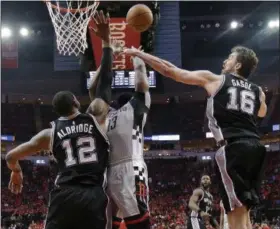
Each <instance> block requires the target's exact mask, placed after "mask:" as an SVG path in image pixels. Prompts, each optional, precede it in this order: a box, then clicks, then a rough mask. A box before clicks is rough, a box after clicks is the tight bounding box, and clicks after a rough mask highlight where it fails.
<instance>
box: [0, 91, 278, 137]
mask: <svg viewBox="0 0 280 229" xmlns="http://www.w3.org/2000/svg"><path fill="white" fill-rule="evenodd" d="M272 98H275V99H272ZM270 101H274V102H275V104H274V106H273V107H274V108H273V112H272V115H271V116H270V118H269V120H268V122H267V125H269V126H271V125H272V124H279V117H280V97H279V95H278V96H276V95H273V96H272V94H271V93H268V94H267V103H268V105H269V104H270ZM86 107H87V106H82V109H81V110H82V111H85V110H86ZM205 107H206V101H198V102H189V103H176V102H175V101H173V100H170V101H169V102H168V103H166V104H152V106H151V110H150V112H149V115H148V119H147V124H146V127H145V132H146V133H147V134H149V135H150V134H155V135H156V134H180V136H181V139H186V140H191V139H200V138H204V137H205V132H206V131H208V129H207V121H206V118H205ZM2 109H3V111H5V112H2V127H1V128H2V129H1V130H2V133H4V134H12V135H15V136H16V138H17V140H21V141H26V140H28V139H29V138H30V137H31V136H32V135H33V134H35V133H36V132H38V131H39V130H41V129H43V128H49V127H50V124H49V123H50V122H51V121H53V120H55V119H56V118H57V115H56V114H55V113H54V112H53V109H52V107H51V105H45V104H38V103H36V104H24V103H22V104H10V103H2ZM163 123H164V125H163ZM270 130H271V127H270Z"/></svg>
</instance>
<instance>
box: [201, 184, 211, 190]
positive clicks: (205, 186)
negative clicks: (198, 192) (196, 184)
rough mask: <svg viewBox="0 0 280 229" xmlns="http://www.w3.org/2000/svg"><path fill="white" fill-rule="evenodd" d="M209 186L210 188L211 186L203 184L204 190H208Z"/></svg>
mask: <svg viewBox="0 0 280 229" xmlns="http://www.w3.org/2000/svg"><path fill="white" fill-rule="evenodd" d="M209 186H210V184H202V187H203V188H204V189H208V188H209Z"/></svg>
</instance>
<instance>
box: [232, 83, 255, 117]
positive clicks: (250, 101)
mask: <svg viewBox="0 0 280 229" xmlns="http://www.w3.org/2000/svg"><path fill="white" fill-rule="evenodd" d="M227 92H228V94H229V102H228V104H227V109H229V110H236V111H239V110H240V111H242V112H243V113H247V114H249V115H252V114H253V113H254V109H255V99H256V96H255V93H254V92H252V91H248V90H241V91H240V92H239V93H238V90H237V88H236V87H230V88H228V91H227ZM238 96H239V97H240V100H239V101H240V104H238V102H237V101H238V100H237V99H238Z"/></svg>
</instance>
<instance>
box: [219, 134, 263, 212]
mask: <svg viewBox="0 0 280 229" xmlns="http://www.w3.org/2000/svg"><path fill="white" fill-rule="evenodd" d="M265 161H266V149H265V147H264V146H263V145H262V144H261V143H260V141H259V140H258V139H240V140H236V141H232V142H230V143H229V144H227V145H225V146H223V147H221V148H220V149H219V150H218V151H217V153H216V155H215V162H216V174H217V178H218V181H219V192H220V193H221V198H222V201H223V204H224V208H225V210H226V212H227V213H228V212H230V211H233V210H234V209H235V208H236V207H242V206H246V207H247V208H248V209H250V208H251V207H253V206H256V205H258V204H260V199H259V196H260V195H259V192H260V185H261V180H262V177H263V172H264V171H263V170H264V167H265V164H266V163H265Z"/></svg>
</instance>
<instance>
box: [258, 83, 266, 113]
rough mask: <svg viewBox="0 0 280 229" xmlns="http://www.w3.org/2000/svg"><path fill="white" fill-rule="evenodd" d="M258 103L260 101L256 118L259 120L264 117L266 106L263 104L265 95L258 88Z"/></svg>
mask: <svg viewBox="0 0 280 229" xmlns="http://www.w3.org/2000/svg"><path fill="white" fill-rule="evenodd" d="M260 101H261V106H260V109H259V112H258V116H259V117H260V118H263V117H265V116H266V112H267V105H266V102H265V94H264V92H263V90H262V89H261V88H260Z"/></svg>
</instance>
